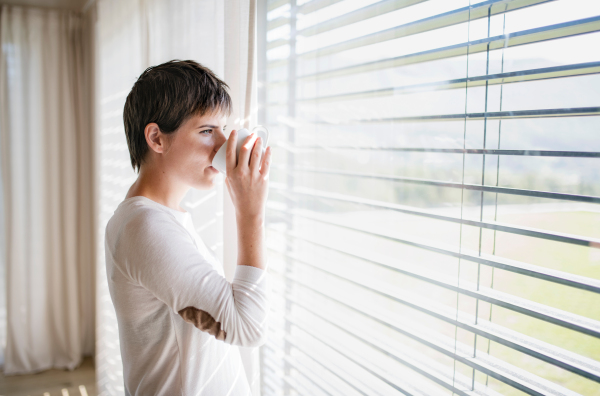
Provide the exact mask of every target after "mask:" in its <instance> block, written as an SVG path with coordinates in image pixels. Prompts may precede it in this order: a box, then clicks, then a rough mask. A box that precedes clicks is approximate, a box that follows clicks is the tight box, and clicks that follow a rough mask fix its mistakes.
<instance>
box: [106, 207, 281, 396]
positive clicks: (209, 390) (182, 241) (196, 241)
mask: <svg viewBox="0 0 600 396" xmlns="http://www.w3.org/2000/svg"><path fill="white" fill-rule="evenodd" d="M105 237H106V239H105V253H106V271H107V277H108V286H109V290H110V295H111V298H112V301H113V304H114V306H115V311H116V314H117V321H118V325H119V340H120V346H121V357H122V360H123V376H124V382H125V393H126V395H144V396H146V395H194V396H204V395H206V396H221V395H223V396H248V395H251V392H250V387H249V384H248V380H247V378H246V375H245V372H244V367H243V365H242V361H241V358H240V354H239V349H238V348H237V346H245V347H256V346H260V345H262V344H264V343H265V341H266V337H267V322H268V313H269V306H270V303H269V296H270V291H269V282H268V272H267V271H266V270H263V269H260V268H257V267H252V266H247V265H238V266H237V267H236V271H235V275H234V278H233V280H232V282H231V283H230V282H228V281H227V279H225V277H224V273H223V266H222V264H221V263H219V262H218V260H217V259H216V258H215V256H214V255H213V254H212V252H210V250H209V249H208V248H207V247H206V245H205V244H204V242H203V241H202V239H201V238H200V237H199V236H198V234H197V233H196V231H195V229H194V226H193V224H192V218H191V215H190V213H189V212H180V211H178V210H175V209H171V208H169V207H167V206H164V205H162V204H159V203H158V202H155V201H152V200H151V199H149V198H146V197H143V196H136V197H131V198H127V199H125V200H124V201H123V202H121V204H120V205H119V206H118V208H117V209H116V210H115V212H114V214H113V216H112V217H111V219H110V220H109V222H108V224H107V226H106V234H105Z"/></svg>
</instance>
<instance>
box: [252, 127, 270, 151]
mask: <svg viewBox="0 0 600 396" xmlns="http://www.w3.org/2000/svg"><path fill="white" fill-rule="evenodd" d="M252 132H253V133H256V134H257V135H258V136H260V137H261V139H262V140H263V147H267V144H268V143H269V130H268V129H267V128H265V127H264V126H262V125H257V126H255V127H254V128H253V129H252Z"/></svg>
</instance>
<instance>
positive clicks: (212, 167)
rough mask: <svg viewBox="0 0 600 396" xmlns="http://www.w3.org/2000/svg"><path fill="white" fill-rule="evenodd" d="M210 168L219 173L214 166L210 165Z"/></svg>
mask: <svg viewBox="0 0 600 396" xmlns="http://www.w3.org/2000/svg"><path fill="white" fill-rule="evenodd" d="M208 169H210V170H211V171H213V172H216V173H219V171H218V170H217V169H216V168H215V167H214V166H212V165H211V166H209V167H208Z"/></svg>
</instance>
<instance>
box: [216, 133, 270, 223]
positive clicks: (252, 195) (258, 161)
mask: <svg viewBox="0 0 600 396" xmlns="http://www.w3.org/2000/svg"><path fill="white" fill-rule="evenodd" d="M236 142H237V131H236V130H233V131H231V134H230V135H229V139H228V143H227V152H226V163H227V178H226V179H225V184H226V185H227V189H228V190H229V194H230V195H231V199H232V200H233V205H234V206H235V212H236V217H237V219H238V223H240V221H243V222H246V221H248V220H249V221H250V222H254V221H260V223H262V221H263V219H264V214H265V213H264V212H265V203H266V200H267V193H268V184H269V168H270V165H271V147H267V149H266V151H265V155H264V156H263V155H262V150H261V147H262V146H261V138H260V137H257V136H256V134H251V135H250V136H248V137H247V138H246V139H245V140H244V143H243V145H242V148H241V150H240V157H239V160H238V161H237V163H236V152H235V150H236ZM259 168H260V169H259Z"/></svg>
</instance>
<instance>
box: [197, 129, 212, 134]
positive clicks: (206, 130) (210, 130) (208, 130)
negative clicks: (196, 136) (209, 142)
mask: <svg viewBox="0 0 600 396" xmlns="http://www.w3.org/2000/svg"><path fill="white" fill-rule="evenodd" d="M204 132H212V129H205V130H203V131H200V133H204Z"/></svg>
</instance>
